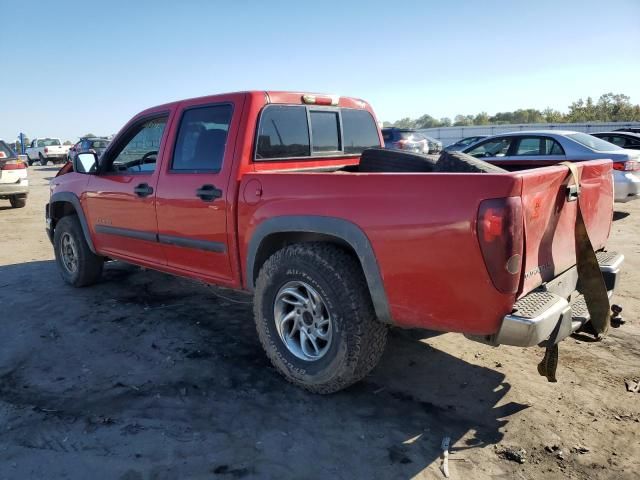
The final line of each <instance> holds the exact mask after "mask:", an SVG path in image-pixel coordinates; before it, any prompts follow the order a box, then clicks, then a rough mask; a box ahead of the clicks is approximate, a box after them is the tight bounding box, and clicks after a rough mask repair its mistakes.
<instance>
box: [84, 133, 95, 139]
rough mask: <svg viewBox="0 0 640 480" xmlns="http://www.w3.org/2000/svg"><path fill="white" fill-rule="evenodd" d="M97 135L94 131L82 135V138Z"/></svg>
mask: <svg viewBox="0 0 640 480" xmlns="http://www.w3.org/2000/svg"><path fill="white" fill-rule="evenodd" d="M95 136H96V135H94V134H93V133H85V134H84V135H82V137H80V138H86V137H95Z"/></svg>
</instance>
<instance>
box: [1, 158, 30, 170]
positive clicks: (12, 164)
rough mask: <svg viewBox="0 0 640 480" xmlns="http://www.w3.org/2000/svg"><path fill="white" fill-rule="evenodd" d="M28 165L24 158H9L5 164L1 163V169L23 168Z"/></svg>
mask: <svg viewBox="0 0 640 480" xmlns="http://www.w3.org/2000/svg"><path fill="white" fill-rule="evenodd" d="M25 168H27V165H26V164H25V163H24V162H23V161H22V160H9V161H7V162H5V163H4V164H2V163H0V170H22V169H25Z"/></svg>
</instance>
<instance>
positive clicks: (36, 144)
mask: <svg viewBox="0 0 640 480" xmlns="http://www.w3.org/2000/svg"><path fill="white" fill-rule="evenodd" d="M25 153H26V154H27V158H28V160H29V165H33V163H34V162H40V165H46V164H47V162H48V161H49V160H51V161H52V162H53V163H54V164H55V163H64V162H66V161H67V154H68V153H69V146H67V145H62V142H61V141H60V139H59V138H34V139H33V141H32V142H31V145H30V146H29V147H28V148H27V151H26V152H25Z"/></svg>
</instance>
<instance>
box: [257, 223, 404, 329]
mask: <svg viewBox="0 0 640 480" xmlns="http://www.w3.org/2000/svg"><path fill="white" fill-rule="evenodd" d="M288 232H292V233H293V232H295V233H318V234H324V235H330V236H332V237H336V238H338V239H340V240H342V241H344V242H346V243H347V244H348V245H349V246H351V248H352V249H353V250H354V252H356V255H357V256H358V260H359V261H360V265H361V266H362V271H363V272H364V276H365V278H366V281H367V286H368V287H369V293H370V295H371V301H372V303H373V307H374V309H375V312H376V315H377V317H378V319H379V320H380V321H382V322H384V323H393V319H392V318H391V311H390V310H389V301H388V300H387V294H386V292H385V289H384V284H383V282H382V275H381V274H380V268H379V267H378V262H377V260H376V255H375V252H374V251H373V248H372V247H371V243H370V242H369V239H368V238H367V236H366V235H365V233H364V232H363V231H362V229H361V228H360V227H358V226H357V225H356V224H354V223H352V222H350V221H348V220H344V219H342V218H336V217H323V216H316V215H290V216H289V215H287V216H279V217H273V218H269V219H267V220H265V221H264V222H262V223H261V224H260V225H258V227H257V228H256V229H255V230H254V232H253V236H252V237H251V240H250V241H249V247H248V250H247V257H246V258H247V266H246V275H247V276H246V279H247V287H248V288H249V290H251V291H253V289H254V287H255V278H254V266H255V261H256V256H257V253H258V250H259V249H260V245H261V244H262V242H263V240H264V239H265V238H267V237H268V236H269V235H272V234H276V233H278V234H280V233H288Z"/></svg>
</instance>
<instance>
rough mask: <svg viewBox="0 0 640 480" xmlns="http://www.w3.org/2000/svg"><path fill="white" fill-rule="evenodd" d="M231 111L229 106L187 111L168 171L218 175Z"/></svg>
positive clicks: (213, 106)
mask: <svg viewBox="0 0 640 480" xmlns="http://www.w3.org/2000/svg"><path fill="white" fill-rule="evenodd" d="M232 111H233V108H232V106H231V105H212V106H208V107H199V108H192V109H190V110H187V111H186V112H185V113H184V115H182V120H181V122H180V128H179V130H178V137H177V140H176V146H175V150H174V152H173V160H172V162H171V170H172V171H191V172H193V171H206V172H219V171H220V168H222V160H223V158H224V150H225V145H226V143H227V133H228V131H229V124H230V123H231V115H232Z"/></svg>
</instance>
